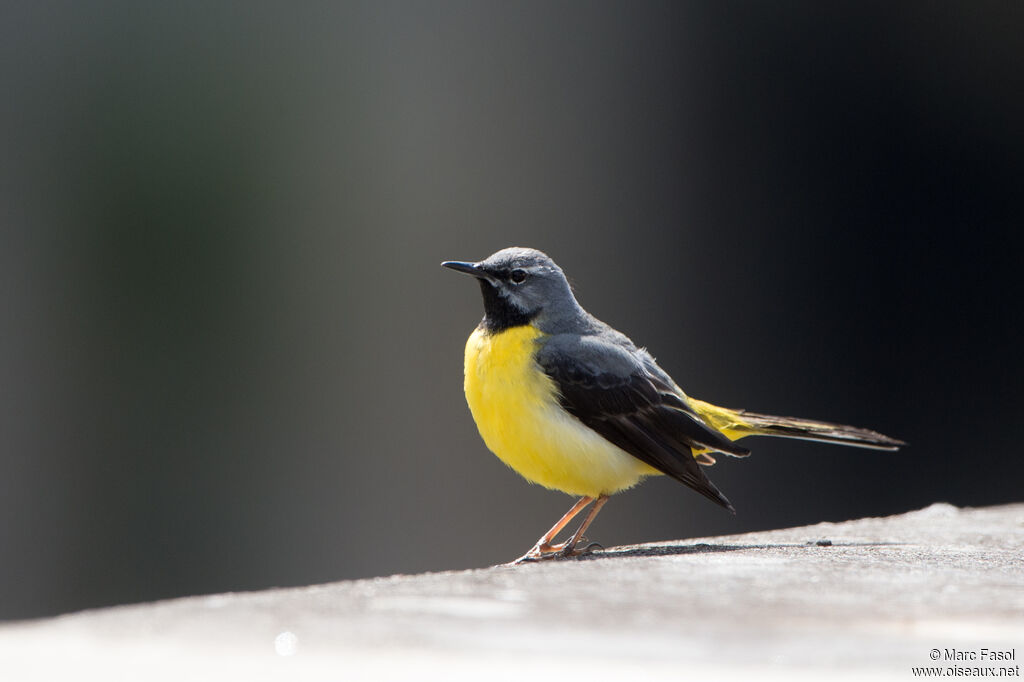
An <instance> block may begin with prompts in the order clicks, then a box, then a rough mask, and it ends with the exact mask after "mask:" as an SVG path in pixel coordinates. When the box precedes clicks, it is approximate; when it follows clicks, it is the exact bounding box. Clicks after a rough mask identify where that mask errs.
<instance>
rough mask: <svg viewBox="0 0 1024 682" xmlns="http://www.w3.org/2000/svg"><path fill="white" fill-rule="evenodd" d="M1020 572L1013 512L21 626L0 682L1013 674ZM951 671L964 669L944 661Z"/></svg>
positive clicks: (932, 516)
mask: <svg viewBox="0 0 1024 682" xmlns="http://www.w3.org/2000/svg"><path fill="white" fill-rule="evenodd" d="M1022 557H1024V504H1018V505H1009V506H1003V507H993V508H986V509H957V508H955V507H952V506H950V505H945V504H936V505H933V506H931V507H928V508H927V509H923V510H920V511H916V512H911V513H908V514H903V515H900V516H894V517H889V518H879V519H861V520H857V521H849V522H845V523H836V524H833V523H822V524H818V525H815V526H808V527H804V528H793V529H787V530H778V531H770V532H763V533H750V534H745V535H735V536H727V537H719V538H703V539H698V540H687V541H681V542H675V543H661V544H652V545H640V546H633V547H621V548H614V549H609V550H606V551H599V552H595V553H594V554H593V555H592V556H590V557H587V558H584V559H580V560H567V561H560V562H548V563H541V564H531V565H525V566H519V567H504V566H498V567H493V568H487V569H481V570H473V571H457V572H448V573H434V574H426V575H412V576H404V575H398V576H391V577H388V578H377V579H371V580H358V581H349V582H340V583H334V584H329V585H318V586H313V587H306V588H294V589H281V590H267V591H264V592H256V593H245V594H221V595H215V596H206V597H192V598H187V599H178V600H173V601H167V602H159V603H155V604H141V605H136V606H124V607H116V608H110V609H103V610H97V611H90V612H83V613H77V614H71V615H67V616H62V617H59V618H54V619H48V620H42V621H33V622H25V623H14V624H9V625H6V626H4V627H2V628H0V679H4V680H22V679H26V680H34V679H39V680H43V679H46V680H49V679H76V680H78V679H83V678H95V679H133V680H134V679H146V680H156V679H174V680H178V679H243V678H245V679H289V680H297V679H320V678H324V679H401V678H418V679H424V678H425V679H435V678H436V679H469V678H480V677H487V678H498V679H504V678H509V679H511V678H521V677H523V676H526V677H540V678H542V679H547V678H554V677H565V676H569V675H577V674H578V675H584V676H587V677H594V676H597V677H610V676H613V675H615V676H618V675H620V674H621V675H627V674H629V675H632V674H636V673H640V672H642V673H643V675H644V677H645V678H647V679H651V678H666V679H680V678H681V677H694V678H697V677H705V676H708V677H711V678H713V679H723V678H725V679H730V678H744V679H755V678H757V679H764V678H768V679H787V680H789V679H794V678H796V679H804V678H806V679H835V678H844V677H848V678H858V679H861V678H864V677H865V676H866V675H871V676H872V677H873V678H887V679H894V680H895V679H899V680H908V679H913V678H914V677H915V675H914V674H913V671H912V670H911V668H912V667H915V666H921V667H926V666H940V667H943V668H960V669H963V668H966V667H979V668H985V667H989V666H992V667H995V668H1000V667H1009V668H1013V667H1014V666H1016V667H1017V673H1016V674H1017V675H1019V669H1020V668H1019V666H1020V662H1021V661H1020V659H1021V657H1022V656H1024V565H1022ZM932 650H938V652H939V658H938V660H934V661H933V660H932V656H933V655H934V654H932V653H931V652H932ZM983 650H986V651H989V652H993V651H1000V652H1003V651H1012V652H1013V656H1014V658H1013V659H1012V660H1004V661H995V660H992V656H991V655H986V654H984V653H983ZM958 652H959V653H958ZM960 654H963V655H966V657H967V658H968V660H959V661H953V660H948V658H949V656H954V657H956V656H959V655H960ZM971 655H974V656H975V657H976V658H975V660H970V656H971ZM950 674H957V673H955V672H954V673H950V672H947V673H946V675H950ZM960 674H964V673H962V672H961V673H960ZM968 674H969V673H968ZM1010 674H1011V675H1013V674H1014V673H1012V672H1011V673H1010Z"/></svg>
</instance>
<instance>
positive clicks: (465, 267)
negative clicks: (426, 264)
mask: <svg viewBox="0 0 1024 682" xmlns="http://www.w3.org/2000/svg"><path fill="white" fill-rule="evenodd" d="M441 266H442V267H445V268H449V269H451V270H455V271H456V272H464V273H466V274H467V275H473V276H474V277H480V278H481V279H486V278H487V273H486V272H484V271H483V270H482V269H481V268H480V267H478V266H477V264H476V263H463V262H462V261H457V260H446V261H445V262H443V263H441Z"/></svg>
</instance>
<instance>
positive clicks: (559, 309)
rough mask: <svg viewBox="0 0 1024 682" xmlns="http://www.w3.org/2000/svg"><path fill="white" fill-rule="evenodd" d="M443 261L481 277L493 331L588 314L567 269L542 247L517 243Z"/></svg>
mask: <svg viewBox="0 0 1024 682" xmlns="http://www.w3.org/2000/svg"><path fill="white" fill-rule="evenodd" d="M441 265H443V266H444V267H446V268H451V269H452V270H457V271H458V272H465V273H467V274H470V275H473V276H474V277H476V278H477V279H478V280H479V281H480V290H481V292H482V293H483V296H484V321H483V325H484V327H485V328H487V329H488V330H489V331H501V330H504V329H508V328H510V327H518V326H520V325H524V324H531V323H532V324H534V325H536V326H538V327H539V328H541V329H543V330H545V331H547V330H548V328H555V327H561V326H564V325H565V324H568V323H570V322H571V321H572V320H575V319H578V318H580V316H582V315H585V313H583V311H582V309H581V308H580V307H579V304H578V303H576V299H575V297H573V295H572V289H570V288H569V282H568V281H567V280H566V279H565V274H564V273H563V272H562V268H560V267H558V265H557V264H556V263H555V261H553V260H551V259H550V258H549V257H548V256H547V254H545V253H543V252H541V251H538V250H537V249H525V248H521V247H512V248H508V249H502V250H501V251H498V252H497V253H494V254H492V255H490V256H488V257H487V258H486V259H484V260H482V261H480V262H478V263H465V262H461V261H446V262H444V263H441Z"/></svg>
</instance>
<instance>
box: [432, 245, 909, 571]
mask: <svg viewBox="0 0 1024 682" xmlns="http://www.w3.org/2000/svg"><path fill="white" fill-rule="evenodd" d="M441 265H443V266H444V267H446V268H451V269H452V270H456V271H458V272H464V273H467V274H469V275H473V276H474V277H476V278H477V280H478V281H479V282H480V290H481V291H482V292H483V297H484V318H483V320H482V321H481V322H480V324H479V325H478V326H477V328H476V330H475V331H474V332H473V333H472V335H470V337H469V341H468V342H467V343H466V357H465V373H466V374H465V391H466V401H467V402H468V403H469V409H470V412H472V413H473V419H474V420H475V421H476V425H477V428H478V429H479V430H480V435H481V436H482V437H483V439H484V443H486V444H487V447H488V448H489V449H490V450H491V451H492V452H494V454H495V455H497V456H498V458H499V459H501V460H502V461H503V462H505V464H507V465H508V466H510V467H512V468H513V469H515V470H516V471H517V472H519V473H520V474H521V475H522V476H523V477H524V478H526V480H528V481H531V482H533V483H539V484H540V485H542V486H544V487H546V488H552V489H554V490H561V491H562V492H565V493H568V494H570V495H578V496H580V500H579V501H578V502H577V503H576V504H575V505H573V507H572V509H570V510H569V511H568V512H566V514H565V516H563V517H562V518H561V519H559V521H558V523H556V524H555V525H554V526H553V527H552V528H551V530H549V531H548V532H547V533H545V534H544V535H543V536H542V537H541V538H540V539H539V540H538V541H537V544H536V545H534V546H533V548H532V549H530V551H528V552H527V553H526V554H524V555H523V556H522V557H520V558H519V559H517V560H516V562H515V563H520V562H523V561H530V560H537V559H550V558H556V557H567V556H574V555H577V554H580V553H582V551H586V550H582V551H581V550H579V549H577V546H576V545H577V543H579V541H580V539H581V538H582V537H583V533H584V532H585V531H586V530H587V527H588V526H589V525H590V523H591V522H592V521H593V520H594V517H595V516H597V513H598V511H600V509H601V507H602V506H604V504H605V502H607V501H608V496H609V495H612V494H614V493H617V492H619V491H622V490H625V489H627V488H630V487H632V486H634V485H636V484H637V483H638V482H639V481H640V480H641V479H643V478H644V477H646V476H655V475H659V474H667V475H669V476H671V477H672V478H674V479H676V480H678V481H681V482H682V483H685V484H686V485H688V486H690V487H691V488H693V489H694V490H696V491H697V492H698V493H700V494H701V495H703V496H705V497H707V498H708V499H710V500H711V501H712V502H715V503H717V504H719V505H721V506H723V507H725V508H726V509H728V510H729V511H732V512H733V513H735V510H734V509H733V506H732V504H730V503H729V500H727V499H726V498H725V495H723V494H722V493H721V492H719V490H718V488H716V487H715V485H714V484H713V483H712V482H711V481H709V480H708V478H707V476H705V475H704V472H703V471H702V470H701V466H700V465H704V466H710V465H712V464H714V463H715V459H714V457H712V456H711V454H710V453H712V452H721V453H724V454H726V455H732V456H734V457H746V456H747V455H749V454H750V451H749V450H747V449H746V448H744V447H741V446H739V445H736V444H735V443H734V442H733V441H735V440H738V439H740V438H744V437H746V436H782V437H784V438H799V439H804V440H814V441H823V442H826V443H838V444H841V445H853V446H856V447H862V448H874V449H876V450H896V449H898V447H899V446H900V445H904V443H903V442H902V441H898V440H896V439H894V438H889V437H888V436H883V435H882V434H880V433H876V432H874V431H869V430H867V429H860V428H856V427H853V426H842V425H840V424H830V423H827V422H819V421H811V420H809V419H795V418H792V417H772V416H769V415H764V414H756V413H753V412H747V411H746V410H730V409H727V408H724V407H717V406H715V405H712V404H710V403H706V402H703V401H701V400H697V399H695V398H691V397H689V396H688V395H686V394H685V393H683V390H682V389H681V388H679V386H678V385H677V384H676V382H675V381H673V380H672V377H670V376H669V375H668V374H667V373H665V371H664V370H662V369H661V368H660V367H658V365H657V363H655V361H654V358H653V357H651V355H650V354H649V353H648V352H647V351H646V350H645V349H643V348H637V347H636V345H635V344H634V343H633V342H632V341H630V340H629V338H627V337H626V335H625V334H622V333H621V332H618V331H616V330H614V329H612V328H611V327H609V326H608V325H607V324H605V323H604V322H601V321H600V320H598V319H597V318H595V317H594V316H593V315H591V314H590V313H588V312H587V311H586V310H584V309H583V308H582V307H580V304H579V303H577V302H576V298H575V296H573V293H572V290H571V289H570V288H569V282H568V281H567V280H566V279H565V275H564V274H563V273H562V269H561V268H560V267H558V265H556V264H555V262H554V261H553V260H551V259H550V258H548V256H547V255H545V254H543V253H541V252H540V251H537V250H535V249H524V248H509V249H503V250H501V251H498V252H497V253H495V254H494V255H492V256H490V257H489V258H487V259H486V260H482V261H480V262H479V263H464V262H458V261H446V262H444V263H442V264H441ZM591 503H594V506H593V507H591V509H590V511H589V513H587V515H586V517H585V518H584V519H583V523H581V524H580V527H579V529H578V530H577V531H576V532H575V533H573V534H572V536H571V537H570V538H569V539H568V540H566V541H565V542H562V543H559V544H554V543H553V541H554V539H555V537H556V536H557V535H558V534H559V533H560V532H561V531H562V529H563V528H565V526H566V525H568V524H569V522H570V521H572V519H573V517H575V516H576V515H577V514H579V513H580V512H581V511H583V509H585V508H586V507H587V505H589V504H591Z"/></svg>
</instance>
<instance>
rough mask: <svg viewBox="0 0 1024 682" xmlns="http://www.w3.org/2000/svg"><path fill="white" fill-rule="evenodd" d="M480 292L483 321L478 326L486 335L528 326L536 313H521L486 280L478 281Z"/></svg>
mask: <svg viewBox="0 0 1024 682" xmlns="http://www.w3.org/2000/svg"><path fill="white" fill-rule="evenodd" d="M480 292H481V293H482V294H483V296H484V319H483V321H482V322H481V323H480V326H481V327H482V328H483V329H484V331H486V332H487V333H488V334H497V333H498V332H503V331H505V330H506V329H511V328H512V327H522V326H523V325H525V324H529V323H530V320H532V319H533V318H534V317H536V315H537V313H535V312H534V313H527V312H523V311H522V310H520V309H519V308H517V307H515V306H514V305H512V302H511V301H509V300H508V299H507V298H505V297H504V296H502V295H501V294H499V293H498V290H497V289H496V288H495V287H494V286H492V285H491V283H490V282H488V281H487V280H484V279H481V280H480Z"/></svg>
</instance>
